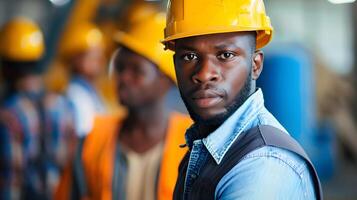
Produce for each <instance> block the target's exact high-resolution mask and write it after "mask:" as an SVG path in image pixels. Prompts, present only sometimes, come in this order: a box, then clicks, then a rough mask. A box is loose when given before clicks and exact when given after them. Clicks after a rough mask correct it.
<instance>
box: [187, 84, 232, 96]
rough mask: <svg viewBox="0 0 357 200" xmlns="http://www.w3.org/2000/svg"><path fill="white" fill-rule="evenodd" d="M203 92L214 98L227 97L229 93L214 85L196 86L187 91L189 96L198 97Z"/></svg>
mask: <svg viewBox="0 0 357 200" xmlns="http://www.w3.org/2000/svg"><path fill="white" fill-rule="evenodd" d="M202 92H208V93H209V94H211V95H212V96H220V97H224V96H227V92H226V90H224V89H221V88H219V87H217V86H216V85H213V84H204V85H196V86H194V87H192V88H190V89H189V90H188V91H187V93H186V94H187V96H190V97H197V96H200V94H202Z"/></svg>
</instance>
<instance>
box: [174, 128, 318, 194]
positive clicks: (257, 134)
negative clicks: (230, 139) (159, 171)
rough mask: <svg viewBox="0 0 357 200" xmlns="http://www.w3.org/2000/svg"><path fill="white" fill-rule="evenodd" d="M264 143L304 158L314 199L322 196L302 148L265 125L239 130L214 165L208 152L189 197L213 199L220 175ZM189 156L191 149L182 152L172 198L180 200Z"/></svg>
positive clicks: (289, 138)
mask: <svg viewBox="0 0 357 200" xmlns="http://www.w3.org/2000/svg"><path fill="white" fill-rule="evenodd" d="M264 146H274V147H277V148H281V149H285V150H289V151H291V152H294V153H296V154H298V155H299V156H301V157H302V158H303V159H304V160H305V161H306V164H307V166H308V169H309V171H310V174H311V177H312V179H313V182H314V189H315V194H316V199H318V200H320V199H322V189H321V184H320V181H319V178H318V176H317V173H316V171H315V169H314V166H313V165H312V163H311V161H310V160H309V158H308V156H307V155H306V153H305V151H304V150H303V149H302V147H301V146H300V145H299V144H298V143H297V142H296V141H295V140H294V139H293V138H292V137H291V136H289V135H288V134H286V133H284V132H283V131H281V130H279V129H277V128H275V127H272V126H266V125H264V126H257V127H254V128H252V129H249V130H248V131H247V132H245V133H242V134H241V135H240V136H239V137H238V138H237V140H236V141H235V142H234V143H233V145H232V146H231V148H230V149H229V150H228V152H227V154H226V155H225V156H224V157H223V160H222V162H221V163H220V164H219V165H217V163H216V162H215V160H214V159H213V157H212V156H211V155H210V154H209V157H208V158H207V161H206V163H205V165H204V167H203V169H202V172H200V175H199V176H198V178H197V179H196V180H195V182H194V183H193V185H192V189H191V192H190V193H189V194H188V199H193V200H199V199H202V200H209V199H214V195H215V191H216V187H217V185H218V183H219V181H220V180H221V178H222V177H223V176H224V175H225V174H227V173H228V172H229V171H230V170H231V169H232V168H233V167H234V166H236V165H237V164H238V163H239V162H240V161H241V159H242V158H243V157H244V156H245V155H247V154H249V153H250V152H252V151H254V150H256V149H259V148H261V147H264ZM189 157H190V152H188V153H187V154H186V155H185V157H184V158H183V160H182V161H181V164H180V166H179V176H178V179H177V182H176V186H175V191H174V199H175V200H182V199H183V193H184V185H185V178H186V172H187V166H188V161H189ZM242 189H244V188H242Z"/></svg>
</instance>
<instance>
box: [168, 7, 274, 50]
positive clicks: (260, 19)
mask: <svg viewBox="0 0 357 200" xmlns="http://www.w3.org/2000/svg"><path fill="white" fill-rule="evenodd" d="M241 31H256V32H257V39H256V41H257V43H256V47H257V48H258V49H259V48H262V47H264V46H265V45H267V44H268V43H269V42H270V40H271V39H272V33H273V27H272V26H271V23H270V18H269V17H268V16H267V15H266V13H265V7H264V3H263V0H170V1H169V4H168V15H167V24H166V28H165V39H164V40H163V43H164V44H165V46H166V48H169V49H173V48H174V46H173V45H174V41H175V40H176V39H180V38H186V37H191V36H199V35H207V34H215V33H228V32H241Z"/></svg>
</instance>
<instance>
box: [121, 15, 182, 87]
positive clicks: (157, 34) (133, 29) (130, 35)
mask: <svg viewBox="0 0 357 200" xmlns="http://www.w3.org/2000/svg"><path fill="white" fill-rule="evenodd" d="M164 27H165V13H155V14H153V15H150V16H146V17H145V18H142V19H140V20H139V21H137V22H136V23H133V24H132V25H131V26H129V27H128V30H127V31H119V32H117V33H116V34H115V36H114V40H115V41H116V42H118V43H119V44H120V45H122V46H124V47H126V48H128V49H130V50H132V51H134V52H136V53H138V54H140V55H142V56H144V57H146V58H147V59H149V60H150V61H152V62H153V63H155V64H156V65H157V66H158V67H159V69H160V70H161V71H162V72H163V73H164V74H166V75H167V76H168V77H170V78H171V79H172V80H173V81H174V82H176V75H175V69H174V63H173V52H172V51H165V50H164V45H162V43H160V40H161V39H162V38H163V37H164V34H163V31H162V30H163V29H164Z"/></svg>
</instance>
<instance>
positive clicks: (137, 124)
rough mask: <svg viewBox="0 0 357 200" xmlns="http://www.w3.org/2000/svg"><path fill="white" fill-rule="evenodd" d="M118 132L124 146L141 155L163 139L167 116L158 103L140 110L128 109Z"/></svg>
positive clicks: (161, 105) (162, 103) (162, 106)
mask: <svg viewBox="0 0 357 200" xmlns="http://www.w3.org/2000/svg"><path fill="white" fill-rule="evenodd" d="M128 113H129V114H128V117H127V118H126V119H125V120H124V123H123V125H122V128H121V130H120V134H121V136H120V138H121V141H122V143H124V144H125V146H127V147H129V148H130V149H132V150H133V151H136V152H139V153H142V152H145V151H147V150H148V149H150V148H152V147H153V146H155V145H156V144H157V143H159V142H160V141H162V140H163V139H164V138H165V135H166V132H167V126H168V118H169V114H168V112H167V111H166V109H165V106H164V102H163V101H160V102H157V103H155V104H153V105H150V106H145V107H142V108H140V109H130V108H129V112H128Z"/></svg>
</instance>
